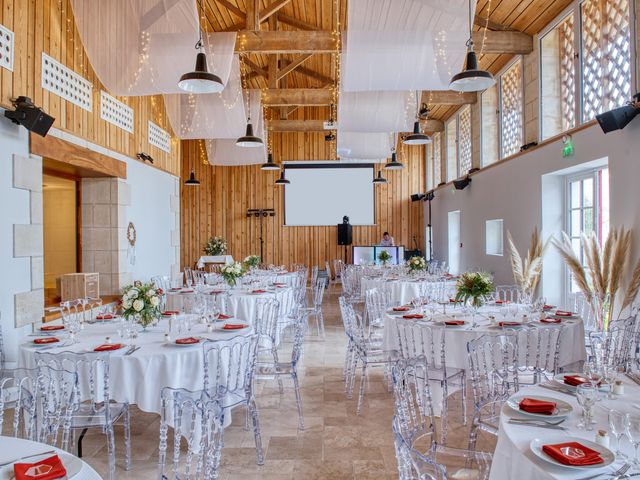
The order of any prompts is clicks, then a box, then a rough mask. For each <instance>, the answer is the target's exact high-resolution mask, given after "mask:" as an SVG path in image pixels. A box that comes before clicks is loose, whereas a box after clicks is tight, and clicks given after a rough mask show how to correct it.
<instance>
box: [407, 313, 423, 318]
mask: <svg viewBox="0 0 640 480" xmlns="http://www.w3.org/2000/svg"><path fill="white" fill-rule="evenodd" d="M402 318H407V319H414V318H415V319H419V318H424V315H420V314H419V313H411V314H409V315H403V316H402Z"/></svg>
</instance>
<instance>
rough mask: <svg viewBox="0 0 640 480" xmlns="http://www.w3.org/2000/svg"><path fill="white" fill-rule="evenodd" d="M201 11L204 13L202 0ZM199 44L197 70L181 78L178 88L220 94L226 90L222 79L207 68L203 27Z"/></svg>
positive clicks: (190, 91)
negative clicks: (203, 44) (203, 49)
mask: <svg viewBox="0 0 640 480" xmlns="http://www.w3.org/2000/svg"><path fill="white" fill-rule="evenodd" d="M200 11H202V12H204V10H203V6H202V0H200ZM199 32H200V34H199V37H198V43H196V50H198V54H197V55H196V68H195V70H194V71H193V72H187V73H185V74H184V75H182V76H181V77H180V81H179V82H178V88H180V90H184V91H185V92H189V93H220V92H221V91H222V90H224V84H223V83H222V79H221V78H220V77H219V76H217V75H216V74H214V73H210V72H209V69H208V68H207V55H206V54H205V53H204V52H203V51H202V27H200V29H199Z"/></svg>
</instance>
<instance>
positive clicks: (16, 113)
mask: <svg viewBox="0 0 640 480" xmlns="http://www.w3.org/2000/svg"><path fill="white" fill-rule="evenodd" d="M11 103H13V106H14V107H15V110H5V112H4V116H5V117H7V118H8V119H9V120H11V121H12V122H13V123H15V124H16V125H22V126H23V127H24V128H26V129H27V130H29V131H30V132H33V133H37V134H38V135H40V136H42V137H45V136H46V135H47V133H48V132H49V129H50V128H51V126H52V125H53V122H55V120H56V119H55V118H53V117H52V116H50V115H47V114H46V113H44V112H43V111H42V109H41V108H39V107H36V106H35V105H34V104H33V102H32V101H31V99H30V98H29V97H24V96H20V97H18V98H16V99H12V100H11Z"/></svg>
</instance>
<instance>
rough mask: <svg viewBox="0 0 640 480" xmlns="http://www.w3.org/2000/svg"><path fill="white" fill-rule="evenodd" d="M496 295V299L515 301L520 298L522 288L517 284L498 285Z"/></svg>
mask: <svg viewBox="0 0 640 480" xmlns="http://www.w3.org/2000/svg"><path fill="white" fill-rule="evenodd" d="M494 295H495V299H496V300H501V301H503V302H511V303H515V302H518V301H519V299H520V297H519V295H520V289H519V288H518V287H517V286H516V285H498V286H497V287H496V289H495V293H494Z"/></svg>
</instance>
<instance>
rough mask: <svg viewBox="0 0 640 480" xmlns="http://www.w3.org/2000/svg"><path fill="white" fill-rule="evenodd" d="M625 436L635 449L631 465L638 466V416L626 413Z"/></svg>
mask: <svg viewBox="0 0 640 480" xmlns="http://www.w3.org/2000/svg"><path fill="white" fill-rule="evenodd" d="M626 433H627V438H628V439H629V441H630V442H631V443H632V444H633V448H634V449H635V452H634V456H633V465H634V466H635V467H636V468H637V467H640V459H638V447H640V416H638V415H631V414H630V413H627V421H626Z"/></svg>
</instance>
